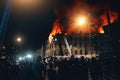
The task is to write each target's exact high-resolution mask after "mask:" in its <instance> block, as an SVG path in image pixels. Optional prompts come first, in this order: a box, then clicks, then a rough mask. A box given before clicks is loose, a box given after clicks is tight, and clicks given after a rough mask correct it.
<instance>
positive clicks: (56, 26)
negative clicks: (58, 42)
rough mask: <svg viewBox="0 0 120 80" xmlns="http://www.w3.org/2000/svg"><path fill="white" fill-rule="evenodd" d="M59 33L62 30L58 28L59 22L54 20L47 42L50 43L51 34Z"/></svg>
mask: <svg viewBox="0 0 120 80" xmlns="http://www.w3.org/2000/svg"><path fill="white" fill-rule="evenodd" d="M61 33H62V31H61V28H60V24H59V22H58V20H56V21H55V22H54V24H53V28H52V31H51V33H50V35H49V42H50V43H51V42H52V39H53V36H55V35H56V34H61Z"/></svg>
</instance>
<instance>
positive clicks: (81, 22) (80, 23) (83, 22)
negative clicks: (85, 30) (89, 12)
mask: <svg viewBox="0 0 120 80" xmlns="http://www.w3.org/2000/svg"><path fill="white" fill-rule="evenodd" d="M85 22H86V18H85V17H81V18H78V20H77V25H84V24H85Z"/></svg>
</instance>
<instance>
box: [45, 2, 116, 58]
mask: <svg viewBox="0 0 120 80" xmlns="http://www.w3.org/2000/svg"><path fill="white" fill-rule="evenodd" d="M55 3H56V5H55V14H56V20H55V22H54V24H53V28H52V31H51V33H50V35H49V40H48V41H47V42H46V52H45V53H46V55H47V56H49V55H53V56H54V55H64V53H65V52H66V51H67V52H68V54H69V55H71V54H81V55H86V54H96V53H111V50H112V49H111V48H110V47H109V46H110V45H109V44H111V42H110V41H109V40H110V38H108V37H109V35H108V34H106V32H105V31H104V26H107V25H110V24H111V23H113V22H115V21H116V20H117V18H118V14H117V13H116V12H113V11H112V10H110V8H109V4H106V5H104V6H103V5H102V6H101V5H91V4H89V3H87V2H85V1H84V0H66V1H64V0H60V1H59V0H58V1H57V0H56V2H55Z"/></svg>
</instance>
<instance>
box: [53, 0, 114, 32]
mask: <svg viewBox="0 0 120 80" xmlns="http://www.w3.org/2000/svg"><path fill="white" fill-rule="evenodd" d="M107 11H110V3H109V2H108V0H99V1H98V0H55V14H56V19H57V20H58V22H59V24H60V25H62V27H63V31H62V32H64V33H71V32H74V31H75V32H80V30H79V29H78V28H75V26H76V23H75V20H76V18H77V17H79V16H86V17H87V23H88V25H89V26H92V27H93V28H92V31H93V32H95V31H96V30H95V29H98V27H101V26H103V25H104V24H105V23H104V22H105V21H104V20H105V19H107V18H105V16H106V14H105V13H106V12H107ZM110 12H112V11H110ZM111 14H112V13H110V15H111ZM113 16H116V14H115V15H114V14H112V15H111V16H110V17H113ZM103 17H104V19H103ZM114 20H116V19H114ZM85 26H86V25H85ZM96 27H97V28H96ZM71 29H72V30H71ZM87 29H88V28H84V31H85V32H86V31H88V30H87ZM76 30H79V31H76Z"/></svg>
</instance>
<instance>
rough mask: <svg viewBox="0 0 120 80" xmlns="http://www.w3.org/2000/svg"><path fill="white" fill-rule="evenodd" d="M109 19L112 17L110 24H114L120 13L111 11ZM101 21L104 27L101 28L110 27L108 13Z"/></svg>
mask: <svg viewBox="0 0 120 80" xmlns="http://www.w3.org/2000/svg"><path fill="white" fill-rule="evenodd" d="M109 17H110V23H113V22H115V21H116V20H117V19H118V13H116V12H112V11H110V12H109ZM100 19H101V20H102V25H101V26H106V25H108V20H107V14H106V13H104V14H103V15H101V16H100Z"/></svg>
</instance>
